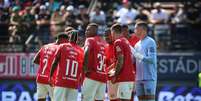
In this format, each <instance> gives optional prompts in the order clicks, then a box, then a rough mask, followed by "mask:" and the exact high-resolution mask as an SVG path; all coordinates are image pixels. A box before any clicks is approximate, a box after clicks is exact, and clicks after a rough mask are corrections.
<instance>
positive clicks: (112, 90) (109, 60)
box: [105, 29, 118, 101]
mask: <svg viewBox="0 0 201 101" xmlns="http://www.w3.org/2000/svg"><path fill="white" fill-rule="evenodd" d="M105 40H106V42H107V43H108V45H107V48H106V66H107V68H106V72H107V74H108V81H107V91H108V96H109V99H110V101H118V100H117V87H118V86H117V84H115V83H114V84H113V83H112V82H111V76H112V75H113V74H114V69H115V68H114V66H115V55H114V44H113V43H114V40H113V37H112V34H111V31H110V29H107V30H106V31H105Z"/></svg>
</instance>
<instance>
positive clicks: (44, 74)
mask: <svg viewBox="0 0 201 101" xmlns="http://www.w3.org/2000/svg"><path fill="white" fill-rule="evenodd" d="M57 49H58V45H57V44H55V43H50V44H47V45H44V46H43V47H42V48H41V49H40V50H39V54H40V67H39V69H38V74H37V79H36V80H37V82H39V83H45V84H47V83H48V79H49V74H50V68H51V64H52V62H53V60H54V57H55V54H56V51H57Z"/></svg>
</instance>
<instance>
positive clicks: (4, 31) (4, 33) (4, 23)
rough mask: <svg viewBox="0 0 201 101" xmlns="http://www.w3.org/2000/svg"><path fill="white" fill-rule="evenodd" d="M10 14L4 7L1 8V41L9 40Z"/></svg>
mask: <svg viewBox="0 0 201 101" xmlns="http://www.w3.org/2000/svg"><path fill="white" fill-rule="evenodd" d="M8 21H9V16H8V15H6V14H5V12H4V9H3V8H0V35H1V38H0V42H7V40H8V39H7V37H8Z"/></svg>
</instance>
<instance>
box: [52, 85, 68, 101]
mask: <svg viewBox="0 0 201 101" xmlns="http://www.w3.org/2000/svg"><path fill="white" fill-rule="evenodd" d="M53 101H67V89H66V88H63V87H57V86H56V87H55V88H54V92H53Z"/></svg>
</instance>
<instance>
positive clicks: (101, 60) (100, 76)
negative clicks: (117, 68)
mask: <svg viewBox="0 0 201 101" xmlns="http://www.w3.org/2000/svg"><path fill="white" fill-rule="evenodd" d="M87 43H88V44H89V45H88V47H89V53H88V54H89V55H88V56H89V57H88V65H87V67H88V68H89V69H90V71H91V73H90V74H89V75H88V76H87V77H89V78H91V79H93V80H97V81H100V82H106V81H107V79H106V71H105V68H106V64H105V59H106V53H105V49H106V44H107V43H106V42H105V40H103V39H102V38H101V37H100V36H95V37H90V38H87V40H86V42H85V45H86V44H87Z"/></svg>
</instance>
